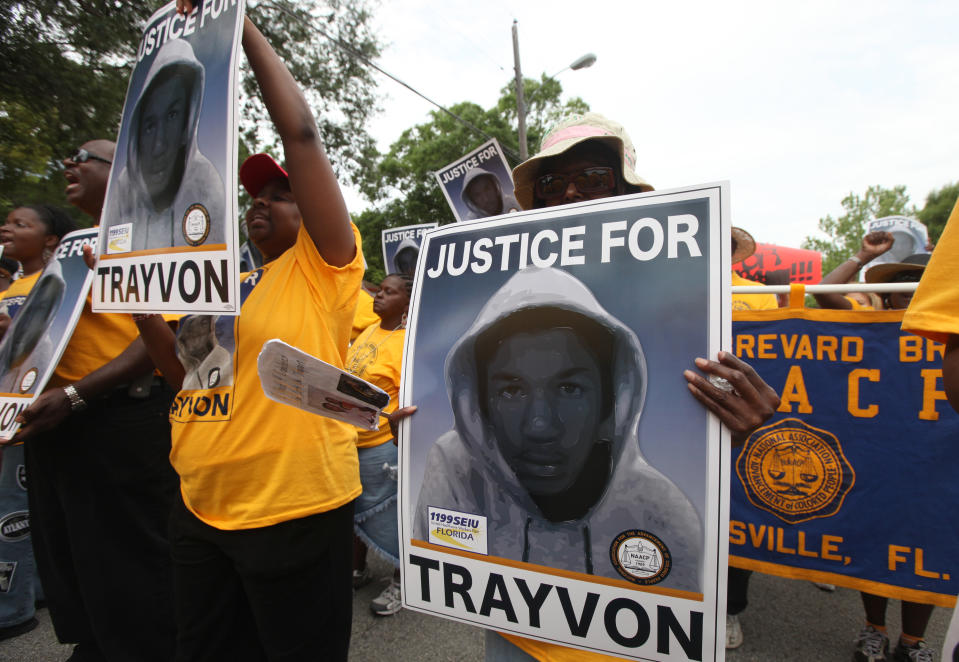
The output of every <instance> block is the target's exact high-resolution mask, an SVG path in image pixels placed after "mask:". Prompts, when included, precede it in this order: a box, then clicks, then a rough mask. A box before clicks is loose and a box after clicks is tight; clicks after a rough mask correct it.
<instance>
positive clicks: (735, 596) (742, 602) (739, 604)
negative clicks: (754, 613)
mask: <svg viewBox="0 0 959 662" xmlns="http://www.w3.org/2000/svg"><path fill="white" fill-rule="evenodd" d="M752 574H753V571H752V570H743V569H742V568H734V567H732V566H729V573H728V574H727V575H726V613H727V614H730V615H732V614H739V613H741V612H743V611H745V609H746V606H747V605H748V604H749V577H750V576H751V575H752Z"/></svg>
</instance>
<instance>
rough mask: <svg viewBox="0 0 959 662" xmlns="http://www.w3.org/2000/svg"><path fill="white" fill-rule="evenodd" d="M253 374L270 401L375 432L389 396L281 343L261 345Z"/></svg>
mask: <svg viewBox="0 0 959 662" xmlns="http://www.w3.org/2000/svg"><path fill="white" fill-rule="evenodd" d="M256 372H257V374H258V375H259V377H260V384H261V385H262V386H263V392H264V393H265V394H266V397H268V398H269V399H270V400H273V401H275V402H282V403H283V404H287V405H290V406H292V407H297V408H298V409H302V410H303V411H308V412H310V413H311V414H318V415H320V416H326V417H327V418H335V419H336V420H338V421H343V422H345V423H349V424H350V425H355V426H357V427H360V428H363V429H364V430H378V429H379V420H380V411H381V410H382V409H383V407H386V406H387V405H389V404H390V396H389V395H388V394H387V393H386V391H384V390H383V389H381V388H380V387H379V386H375V385H373V384H370V383H369V382H367V381H364V380H362V379H360V378H359V377H356V376H355V375H351V374H350V373H348V372H347V371H345V370H340V369H339V368H337V367H336V366H332V365H330V364H329V363H327V362H325V361H321V360H320V359H318V358H316V357H315V356H311V355H310V354H307V353H306V352H304V351H302V350H299V349H297V348H296V347H293V346H292V345H289V344H287V343H285V342H283V341H282V340H271V341H269V342H268V343H266V344H265V345H263V349H262V350H261V351H260V355H259V356H258V357H257V359H256Z"/></svg>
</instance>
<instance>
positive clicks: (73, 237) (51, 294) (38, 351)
mask: <svg viewBox="0 0 959 662" xmlns="http://www.w3.org/2000/svg"><path fill="white" fill-rule="evenodd" d="M96 242H97V230H96V228H92V229H88V230H77V231H75V232H71V233H69V234H67V235H65V236H64V237H63V239H62V240H61V241H60V244H59V245H58V246H57V250H56V252H55V253H54V254H53V258H52V259H51V260H50V262H48V263H47V266H46V267H44V269H43V273H41V274H40V277H39V278H38V279H37V282H36V284H35V285H34V286H33V289H31V290H30V294H28V295H27V298H26V301H24V302H23V305H22V306H20V309H19V310H18V311H17V314H16V315H15V316H14V318H13V322H12V323H11V324H10V327H9V328H8V329H7V332H6V334H4V336H3V341H2V342H0V439H11V438H12V437H13V435H14V434H15V433H16V431H17V429H18V428H19V427H20V425H19V423H16V422H15V421H14V419H15V418H16V417H17V415H18V414H19V413H20V412H21V411H23V410H24V409H26V408H27V407H29V406H30V405H31V404H32V403H33V401H34V400H36V399H37V397H39V395H40V394H41V393H43V389H44V387H45V386H46V385H47V381H48V380H49V379H50V377H51V375H53V370H54V369H55V368H56V367H57V363H59V362H60V357H61V356H62V355H63V350H64V349H65V348H66V346H67V343H69V342H70V337H71V336H72V335H73V329H74V327H75V326H76V325H77V319H79V317H80V313H81V312H82V311H83V304H84V302H85V301H86V299H87V292H89V290H90V282H91V281H92V279H93V273H92V272H91V271H90V269H89V268H88V267H87V265H86V263H85V262H84V261H83V247H84V246H94V245H95V244H96Z"/></svg>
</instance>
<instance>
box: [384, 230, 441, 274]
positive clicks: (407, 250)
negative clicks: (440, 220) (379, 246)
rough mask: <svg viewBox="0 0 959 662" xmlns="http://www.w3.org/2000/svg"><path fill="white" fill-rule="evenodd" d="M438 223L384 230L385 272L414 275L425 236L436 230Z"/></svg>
mask: <svg viewBox="0 0 959 662" xmlns="http://www.w3.org/2000/svg"><path fill="white" fill-rule="evenodd" d="M436 225H437V224H436V223H423V224H421V225H406V226H403V227H401V228H388V229H386V230H383V234H382V242H383V270H384V271H386V274H387V275H389V274H397V273H401V274H408V275H411V276H412V275H413V271H414V270H415V269H416V259H417V258H418V257H419V255H420V245H421V244H422V243H423V235H425V234H426V233H427V232H429V231H430V230H433V229H435V228H436Z"/></svg>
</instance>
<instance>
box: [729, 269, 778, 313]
mask: <svg viewBox="0 0 959 662" xmlns="http://www.w3.org/2000/svg"><path fill="white" fill-rule="evenodd" d="M732 284H733V285H762V283H756V282H754V281H751V280H749V279H747V278H743V277H742V276H740V275H739V274H738V273H736V272H735V271H734V272H733V279H732ZM775 308H779V301H778V300H777V299H776V295H775V294H734V295H733V310H773V309H775Z"/></svg>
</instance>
